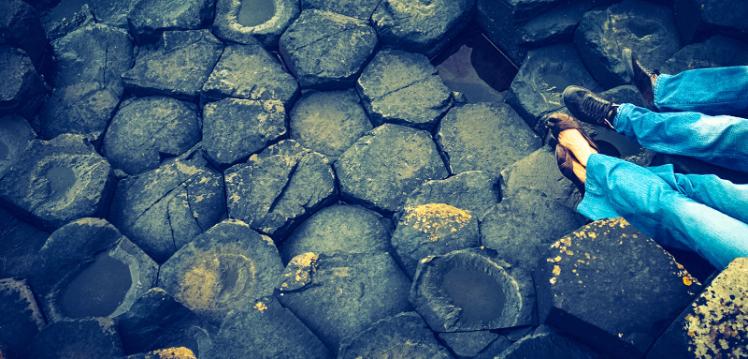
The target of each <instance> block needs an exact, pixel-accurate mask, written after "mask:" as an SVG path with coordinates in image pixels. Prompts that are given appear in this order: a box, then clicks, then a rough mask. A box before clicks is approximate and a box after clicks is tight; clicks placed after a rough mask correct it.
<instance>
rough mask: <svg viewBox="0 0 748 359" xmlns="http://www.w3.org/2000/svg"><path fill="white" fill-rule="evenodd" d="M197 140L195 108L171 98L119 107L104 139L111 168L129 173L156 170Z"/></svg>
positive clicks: (142, 101)
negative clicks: (162, 163)
mask: <svg viewBox="0 0 748 359" xmlns="http://www.w3.org/2000/svg"><path fill="white" fill-rule="evenodd" d="M199 140H200V123H199V120H198V116H197V113H196V111H195V106H194V105H193V104H191V103H188V102H183V101H179V100H176V99H173V98H170V97H158V96H154V97H143V98H137V99H134V100H132V101H126V102H125V103H123V104H121V105H120V107H119V110H118V111H117V113H116V114H115V115H114V117H113V118H112V121H111V123H110V124H109V127H108V129H107V131H106V135H105V137H104V153H105V154H106V156H107V158H108V159H109V161H110V162H111V163H112V166H114V167H115V168H118V169H121V170H124V171H125V172H127V173H129V174H138V173H141V172H144V171H147V170H150V169H154V168H156V167H158V165H159V164H160V162H161V158H162V157H163V156H178V155H181V154H182V153H184V152H185V151H187V150H188V149H190V148H191V147H192V146H193V145H195V144H196V143H197V142H198V141H199Z"/></svg>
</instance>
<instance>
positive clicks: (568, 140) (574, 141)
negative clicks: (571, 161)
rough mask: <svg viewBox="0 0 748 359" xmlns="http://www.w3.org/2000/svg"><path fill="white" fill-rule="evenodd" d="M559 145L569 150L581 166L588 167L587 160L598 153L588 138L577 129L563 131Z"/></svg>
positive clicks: (559, 137) (559, 136) (559, 138)
mask: <svg viewBox="0 0 748 359" xmlns="http://www.w3.org/2000/svg"><path fill="white" fill-rule="evenodd" d="M558 144H559V145H561V146H564V147H566V148H568V149H569V151H571V153H572V154H573V155H574V158H575V159H576V160H577V161H579V164H580V165H582V166H584V167H587V160H589V158H590V156H591V155H593V154H595V153H597V150H595V149H594V148H592V146H590V143H589V142H588V141H587V138H585V137H584V136H583V135H582V133H581V132H580V131H579V130H577V129H571V130H564V131H561V132H560V133H559V134H558ZM575 172H576V171H575Z"/></svg>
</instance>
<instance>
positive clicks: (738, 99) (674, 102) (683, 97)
mask: <svg viewBox="0 0 748 359" xmlns="http://www.w3.org/2000/svg"><path fill="white" fill-rule="evenodd" d="M654 104H655V106H656V107H657V108H658V109H659V110H660V111H696V112H701V113H705V114H709V115H737V116H741V115H745V114H748V66H733V67H715V68H706V69H694V70H688V71H683V72H681V73H679V74H677V75H660V76H658V77H657V81H656V82H655V86H654Z"/></svg>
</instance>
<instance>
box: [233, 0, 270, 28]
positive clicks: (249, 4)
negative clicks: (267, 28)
mask: <svg viewBox="0 0 748 359" xmlns="http://www.w3.org/2000/svg"><path fill="white" fill-rule="evenodd" d="M274 15H275V1H274V0H242V1H241V5H239V14H238V15H237V17H236V22H238V23H239V24H240V25H242V26H248V27H252V26H257V25H260V24H264V23H266V22H268V21H270V19H272V18H273V16H274Z"/></svg>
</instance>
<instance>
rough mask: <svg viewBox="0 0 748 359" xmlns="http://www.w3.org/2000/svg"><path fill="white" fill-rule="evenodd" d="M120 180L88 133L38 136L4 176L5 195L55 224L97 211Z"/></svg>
mask: <svg viewBox="0 0 748 359" xmlns="http://www.w3.org/2000/svg"><path fill="white" fill-rule="evenodd" d="M113 184H114V176H113V174H112V168H111V166H110V165H109V163H108V162H107V161H106V160H105V159H104V158H103V157H101V156H100V155H99V154H98V153H96V151H95V150H94V148H93V146H92V145H91V144H89V143H88V142H87V141H86V140H85V139H84V138H83V136H80V135H61V136H58V137H56V138H54V139H52V140H50V141H42V140H35V141H33V142H32V143H31V144H30V145H29V147H27V148H26V150H25V151H24V152H23V153H22V154H21V155H20V156H19V158H18V160H17V162H16V163H15V165H13V166H11V167H10V169H8V171H7V172H6V175H5V176H4V177H3V178H2V179H0V197H2V198H3V199H4V200H6V201H8V202H10V203H11V204H13V205H14V206H16V207H18V208H20V209H22V210H24V211H26V212H28V213H30V214H31V215H32V216H34V217H35V218H36V219H37V220H39V221H41V222H42V223H44V224H45V225H48V226H50V227H55V228H56V227H59V226H61V225H63V224H65V223H67V222H69V221H70V220H73V219H76V218H81V217H85V216H91V215H96V214H98V213H100V212H101V211H103V209H104V208H105V207H106V205H107V201H108V199H109V194H110V193H111V189H112V187H113Z"/></svg>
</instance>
